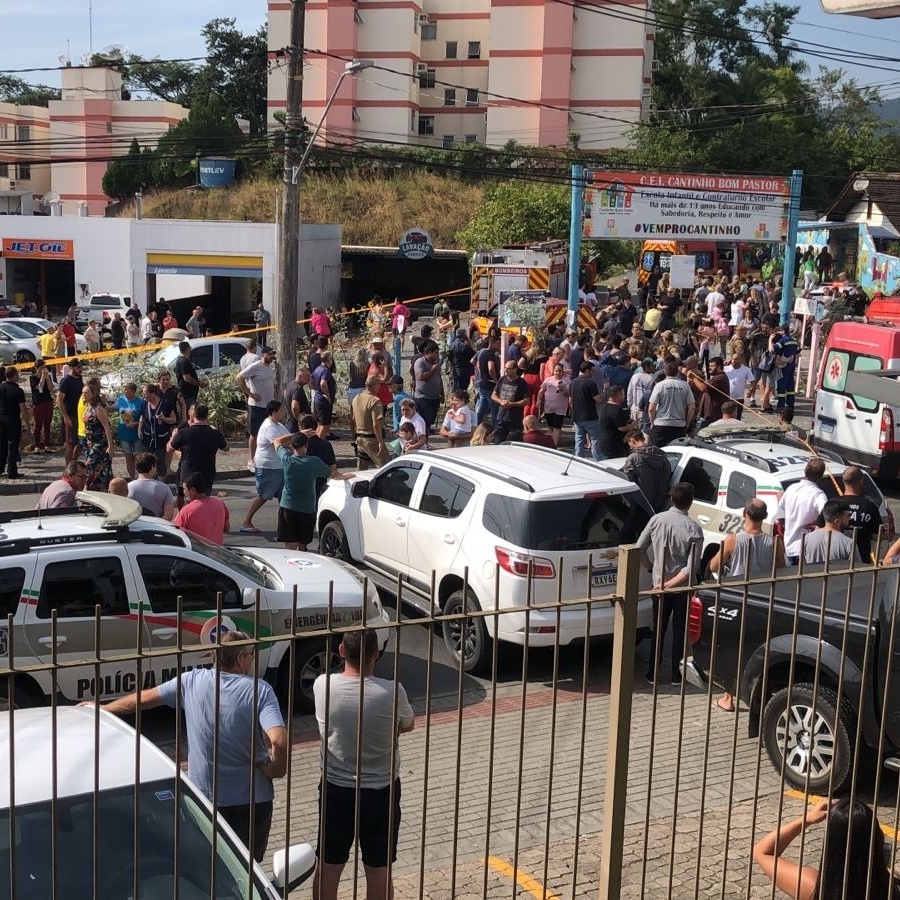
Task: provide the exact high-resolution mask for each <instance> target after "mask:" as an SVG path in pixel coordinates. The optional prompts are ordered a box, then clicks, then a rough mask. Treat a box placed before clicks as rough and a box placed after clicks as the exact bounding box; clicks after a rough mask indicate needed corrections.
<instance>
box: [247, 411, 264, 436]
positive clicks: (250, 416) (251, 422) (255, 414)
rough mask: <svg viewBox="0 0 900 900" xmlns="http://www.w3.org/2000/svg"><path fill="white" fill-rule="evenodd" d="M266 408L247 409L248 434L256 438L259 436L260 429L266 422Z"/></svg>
mask: <svg viewBox="0 0 900 900" xmlns="http://www.w3.org/2000/svg"><path fill="white" fill-rule="evenodd" d="M266 415H267V413H266V408H265V407H264V406H248V407H247V434H250V435H252V436H253V437H256V436H257V435H258V434H259V428H260V426H261V425H262V423H263V422H265V421H266Z"/></svg>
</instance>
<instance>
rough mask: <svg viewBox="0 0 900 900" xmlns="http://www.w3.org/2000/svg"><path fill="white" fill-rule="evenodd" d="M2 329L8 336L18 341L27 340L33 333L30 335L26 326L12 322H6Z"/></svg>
mask: <svg viewBox="0 0 900 900" xmlns="http://www.w3.org/2000/svg"><path fill="white" fill-rule="evenodd" d="M2 330H3V333H4V334H5V335H6V336H7V337H11V338H13V339H14V340H17V341H21V340H26V341H27V340H28V339H29V338H31V337H32V335H30V334H29V333H28V332H27V331H26V330H25V329H24V328H21V327H20V326H19V325H13V324H12V323H10V322H4V323H3V329H2Z"/></svg>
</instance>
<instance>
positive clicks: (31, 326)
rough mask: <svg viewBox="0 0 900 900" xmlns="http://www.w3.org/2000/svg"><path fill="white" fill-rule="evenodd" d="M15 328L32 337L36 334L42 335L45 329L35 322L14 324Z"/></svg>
mask: <svg viewBox="0 0 900 900" xmlns="http://www.w3.org/2000/svg"><path fill="white" fill-rule="evenodd" d="M15 327H16V328H18V329H20V330H21V331H26V332H28V334H30V335H31V336H32V337H34V336H35V335H38V334H43V333H44V332H45V331H46V330H47V329H46V328H44V327H43V326H42V325H39V324H38V323H37V322H16V326H15Z"/></svg>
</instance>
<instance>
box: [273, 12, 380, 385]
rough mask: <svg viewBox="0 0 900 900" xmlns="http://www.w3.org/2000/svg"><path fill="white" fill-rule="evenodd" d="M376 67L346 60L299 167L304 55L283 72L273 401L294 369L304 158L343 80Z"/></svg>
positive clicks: (297, 19)
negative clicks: (276, 367)
mask: <svg viewBox="0 0 900 900" xmlns="http://www.w3.org/2000/svg"><path fill="white" fill-rule="evenodd" d="M304 8H305V0H293V7H292V10H291V35H292V45H293V47H299V48H302V47H303V11H304ZM374 65H375V62H374V61H373V60H371V59H351V60H350V62H348V63H347V64H346V65H345V66H344V71H343V72H341V75H340V78H338V80H337V84H336V85H335V86H334V90H333V91H332V92H331V96H330V97H329V98H328V102H327V103H326V104H325V110H324V112H323V113H322V118H321V120H320V121H319V124H318V125H317V126H316V130H315V131H314V132H313V134H312V137H311V138H310V139H309V143H307V145H306V148H305V150H304V151H303V154H302V156H301V157H300V161H299V162H298V163H296V164H295V163H294V162H293V160H294V159H295V158H296V153H297V151H298V150H299V149H300V148H299V140H298V138H299V134H300V124H301V118H300V115H301V113H300V111H301V107H302V85H303V78H302V76H303V53H302V49H301V50H300V51H296V50H292V52H291V59H290V65H289V67H288V94H287V109H286V113H287V117H286V127H285V141H284V199H283V203H282V214H281V224H280V228H281V232H280V234H279V258H280V260H281V262H280V266H279V268H280V277H279V283H278V342H277V343H278V358H279V360H280V362H281V369H280V372H279V376H280V377H279V386H278V396H281V390H282V389H283V388H284V386H285V385H286V384H288V383H290V382H291V381H293V380H294V375H295V372H296V367H297V306H298V303H297V296H298V292H299V290H300V286H299V283H298V282H299V280H300V232H299V228H300V184H299V178H300V173H301V171H302V170H303V166H304V165H305V164H306V160H307V159H308V158H309V154H310V151H311V150H312V146H313V144H314V143H315V141H316V138H317V137H318V136H319V132H320V131H321V130H322V126H323V125H324V124H325V118H326V117H327V115H328V110H329V109H331V105H332V103H334V101H335V98H336V97H337V93H338V91H339V90H340V88H341V84H342V83H343V81H344V79H345V78H346V77H347V76H348V75H355V74H356V73H357V72H361V71H362V70H363V69H369V68H371V67H372V66H374Z"/></svg>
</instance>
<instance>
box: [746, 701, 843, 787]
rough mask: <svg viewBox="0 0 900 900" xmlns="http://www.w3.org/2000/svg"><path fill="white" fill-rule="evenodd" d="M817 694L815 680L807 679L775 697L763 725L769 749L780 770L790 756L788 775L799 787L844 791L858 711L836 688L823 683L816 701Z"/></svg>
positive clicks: (774, 764)
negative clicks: (849, 704)
mask: <svg viewBox="0 0 900 900" xmlns="http://www.w3.org/2000/svg"><path fill="white" fill-rule="evenodd" d="M789 693H790V706H788V699H789V698H788V694H789ZM813 698H814V691H813V685H811V684H805V683H804V684H795V685H794V687H793V689H792V690H790V691H789V690H788V688H786V687H785V688H782V689H781V690H780V691H777V692H776V693H774V694H773V695H772V696H771V698H769V702H768V703H767V704H766V708H765V711H764V712H763V728H762V730H763V741H764V742H765V746H766V753H768V755H769V759H770V760H771V761H772V765H773V766H775V768H776V769H777V770H778V771H779V772H780V771H781V762H782V757H784V759H785V765H784V777H785V780H786V781H787V782H788V783H789V784H790V785H792V786H793V787H795V788H798V789H799V790H807V786H808V790H809V791H810V792H811V793H814V794H821V793H825V792H827V791H828V789H829V788H831V789H832V790H833V791H839V790H840V789H841V787H842V786H843V784H844V782H845V781H846V780H847V776H848V775H849V774H850V760H851V743H850V735H851V734H852V733H853V727H854V724H853V715H852V713H851V712H850V711H849V710H848V709H847V708H846V706H845V705H844V704H842V703H841V702H840V701H839V700H838V697H837V694H835V692H834V691H833V690H831V689H830V688H827V687H823V686H822V685H819V690H818V695H817V696H815V707H814V706H813ZM839 710H840V711H839ZM832 770H833V772H834V775H833V776H832ZM807 778H808V779H809V781H808V782H807Z"/></svg>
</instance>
